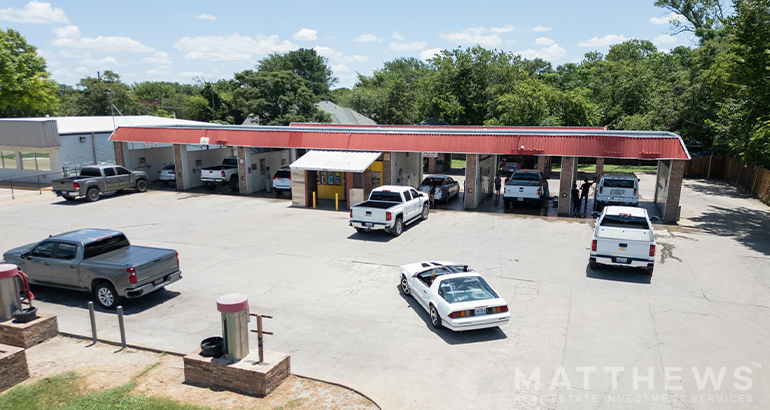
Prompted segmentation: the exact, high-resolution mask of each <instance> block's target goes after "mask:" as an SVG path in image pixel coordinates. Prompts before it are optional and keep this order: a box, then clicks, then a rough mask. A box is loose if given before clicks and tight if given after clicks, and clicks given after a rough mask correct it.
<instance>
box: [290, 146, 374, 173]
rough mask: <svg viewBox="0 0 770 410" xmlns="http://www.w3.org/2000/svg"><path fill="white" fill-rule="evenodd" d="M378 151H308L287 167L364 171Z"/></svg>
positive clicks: (307, 169)
mask: <svg viewBox="0 0 770 410" xmlns="http://www.w3.org/2000/svg"><path fill="white" fill-rule="evenodd" d="M380 155H381V153H380V152H355V151H310V152H308V153H307V154H305V155H303V156H302V157H300V158H299V159H298V160H296V161H294V162H293V163H292V164H291V165H289V168H291V169H292V170H299V171H332V172H364V171H366V169H367V168H369V166H371V165H372V163H373V162H374V161H376V160H377V158H379V157H380Z"/></svg>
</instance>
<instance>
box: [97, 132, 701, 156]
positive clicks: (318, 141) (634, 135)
mask: <svg viewBox="0 0 770 410" xmlns="http://www.w3.org/2000/svg"><path fill="white" fill-rule="evenodd" d="M111 140H112V141H124V142H152V143H174V144H192V145H229V146H245V147H263V148H305V149H335V150H353V151H394V152H441V153H456V154H503V155H548V156H576V157H597V158H632V159H651V160H652V159H682V160H686V159H690V156H689V154H688V152H687V150H686V149H685V147H684V144H683V143H682V140H681V138H680V137H679V136H678V135H676V134H673V133H666V132H643V131H607V130H585V129H580V130H575V129H494V130H488V129H487V130H485V129H465V130H462V129H438V130H437V129H423V130H419V129H414V128H412V127H410V128H408V129H407V128H403V129H402V128H391V129H377V128H376V127H374V128H365V127H344V128H343V127H326V129H320V128H319V127H316V126H312V127H300V126H291V127H264V126H263V127H253V126H232V127H230V126H224V127H222V126H216V125H212V126H210V127H205V128H203V127H184V128H180V127H119V128H118V129H117V130H116V131H115V132H114V133H113V135H112V137H111Z"/></svg>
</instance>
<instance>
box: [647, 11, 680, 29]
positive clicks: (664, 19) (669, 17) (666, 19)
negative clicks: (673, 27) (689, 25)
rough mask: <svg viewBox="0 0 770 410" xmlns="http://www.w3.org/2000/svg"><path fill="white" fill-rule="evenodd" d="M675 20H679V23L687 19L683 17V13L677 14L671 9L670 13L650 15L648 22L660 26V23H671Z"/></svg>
mask: <svg viewBox="0 0 770 410" xmlns="http://www.w3.org/2000/svg"><path fill="white" fill-rule="evenodd" d="M677 21H678V22H680V23H684V22H686V21H687V19H686V18H684V16H683V15H681V14H678V13H674V12H673V11H672V12H671V13H668V14H665V15H663V16H661V17H650V23H652V24H654V25H656V26H660V25H663V24H669V23H673V22H677Z"/></svg>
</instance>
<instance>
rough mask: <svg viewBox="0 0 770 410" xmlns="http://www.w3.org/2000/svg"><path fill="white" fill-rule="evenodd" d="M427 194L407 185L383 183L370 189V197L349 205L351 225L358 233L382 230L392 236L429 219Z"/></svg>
mask: <svg viewBox="0 0 770 410" xmlns="http://www.w3.org/2000/svg"><path fill="white" fill-rule="evenodd" d="M428 202H429V199H428V195H426V194H425V193H422V192H417V190H416V189H414V188H412V187H408V186H393V185H386V186H381V187H379V188H375V189H374V190H372V193H371V194H369V200H368V201H365V202H361V203H360V204H356V205H353V206H351V207H350V226H352V227H354V228H356V231H357V232H358V233H364V232H368V231H371V230H376V229H384V230H385V231H387V232H389V233H390V234H391V235H393V236H399V235H401V233H402V232H403V231H404V225H409V224H410V223H412V222H415V221H417V220H420V219H423V220H424V219H428V208H429V206H428Z"/></svg>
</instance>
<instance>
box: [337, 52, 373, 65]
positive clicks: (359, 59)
mask: <svg viewBox="0 0 770 410" xmlns="http://www.w3.org/2000/svg"><path fill="white" fill-rule="evenodd" d="M368 59H369V57H367V56H362V55H360V54H354V55H352V56H342V57H339V58H337V60H339V61H342V62H343V63H363V62H364V61H366V60H368Z"/></svg>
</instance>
